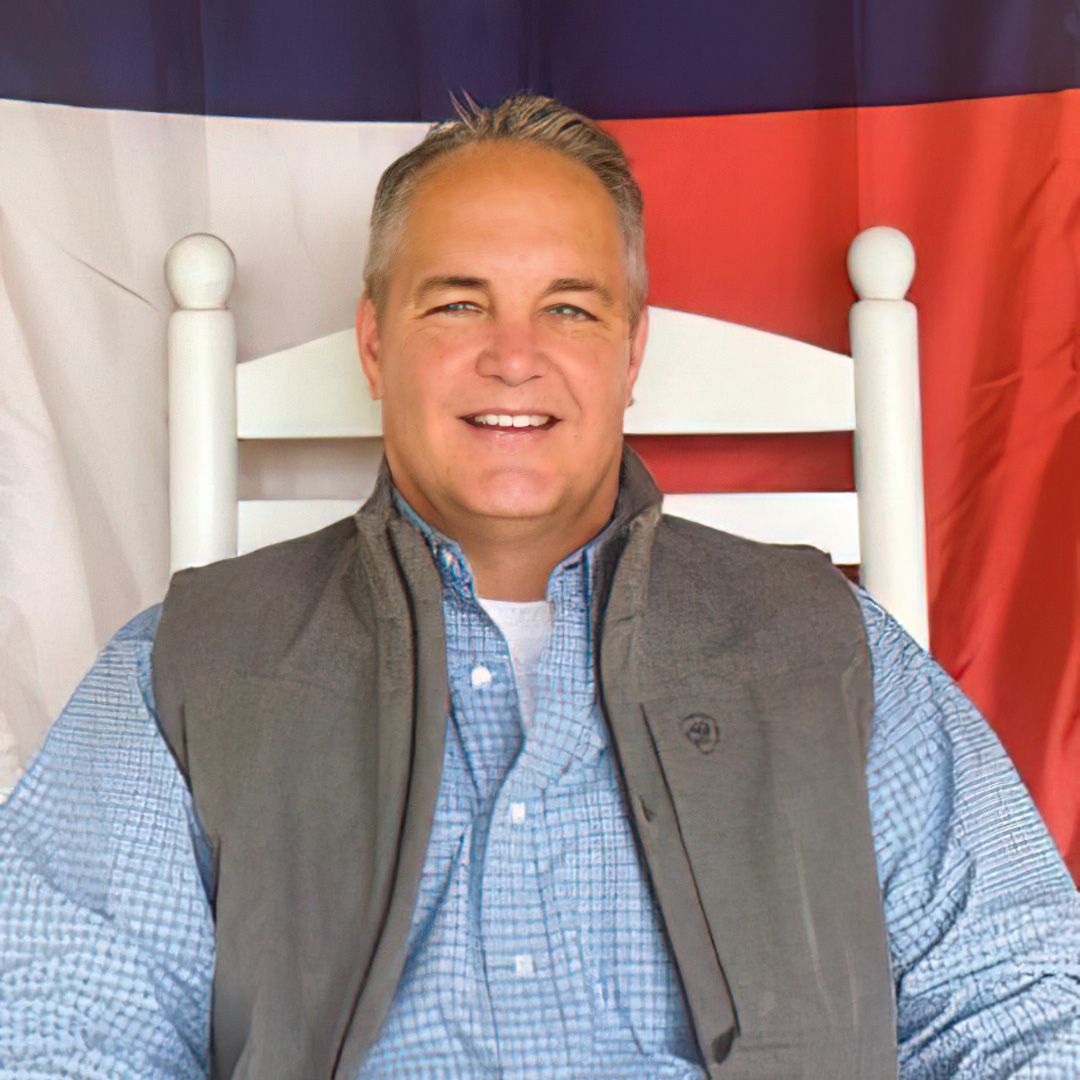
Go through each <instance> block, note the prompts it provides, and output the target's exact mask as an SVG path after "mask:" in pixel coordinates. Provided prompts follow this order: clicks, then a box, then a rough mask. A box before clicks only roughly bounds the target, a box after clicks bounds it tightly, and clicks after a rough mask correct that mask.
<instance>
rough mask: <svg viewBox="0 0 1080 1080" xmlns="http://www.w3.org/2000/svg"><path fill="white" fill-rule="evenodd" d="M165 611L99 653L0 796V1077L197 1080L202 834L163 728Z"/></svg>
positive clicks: (207, 950)
mask: <svg viewBox="0 0 1080 1080" xmlns="http://www.w3.org/2000/svg"><path fill="white" fill-rule="evenodd" d="M159 616H160V607H155V608H151V609H149V610H147V611H145V612H143V613H142V614H141V615H138V616H136V617H135V618H134V619H133V620H132V621H131V622H130V623H128V624H127V626H125V627H124V628H123V629H122V630H120V631H119V632H118V633H117V634H116V636H115V637H114V638H113V639H112V641H110V642H109V644H108V645H107V646H106V648H105V649H104V651H103V652H102V653H101V655H100V656H99V657H98V659H97V662H96V663H95V664H94V666H93V668H92V669H91V670H90V672H89V673H88V674H87V676H86V678H85V679H83V681H82V683H81V684H80V685H79V687H78V689H77V690H76V691H75V693H74V695H73V696H72V698H71V700H70V701H69V702H68V705H67V707H66V708H65V709H64V711H63V713H62V714H61V716H60V717H59V719H58V720H57V722H56V724H55V725H54V726H53V728H52V731H51V732H50V734H49V736H48V738H47V739H46V741H45V744H44V746H43V747H42V748H41V750H40V751H39V752H38V754H37V755H36V756H35V757H34V759H33V760H32V761H31V763H30V767H29V769H28V771H27V773H26V775H25V776H24V777H23V779H22V780H21V782H20V783H19V784H18V785H17V786H16V788H15V790H14V792H13V793H12V795H11V796H10V798H9V799H8V801H7V802H6V803H5V804H4V805H3V806H0V1077H2V1078H4V1080H9V1078H10V1080H14V1078H15V1077H18V1080H34V1078H39V1077H41V1078H43V1077H56V1076H65V1077H78V1078H84V1077H85V1078H89V1077H95V1078H98V1077H103V1076H108V1077H110V1078H115V1080H126V1078H129V1077H130V1078H135V1077H138V1078H140V1080H145V1078H147V1077H170V1078H172V1077H184V1078H187V1077H205V1076H206V1075H207V1073H208V1068H209V1066H208V1050H209V1023H210V1019H209V1018H210V988H211V981H212V975H213V965H214V939H213V922H212V913H211V908H210V904H209V902H208V899H207V891H206V884H205V881H206V874H207V859H206V845H205V840H204V839H203V837H202V834H201V831H200V830H199V828H198V825H197V822H196V820H195V817H194V811H193V808H192V805H191V800H190V796H189V793H188V791H187V787H186V785H185V783H184V781H183V778H182V777H181V775H180V772H179V770H178V768H177V767H176V764H175V762H174V761H173V759H172V756H171V755H170V753H169V750H168V747H167V746H166V745H165V742H164V739H163V738H162V737H161V735H160V732H159V731H158V728H157V724H156V720H155V716H154V703H153V691H152V685H151V678H150V650H151V647H152V644H153V635H154V631H155V630H156V627H157V622H158V618H159Z"/></svg>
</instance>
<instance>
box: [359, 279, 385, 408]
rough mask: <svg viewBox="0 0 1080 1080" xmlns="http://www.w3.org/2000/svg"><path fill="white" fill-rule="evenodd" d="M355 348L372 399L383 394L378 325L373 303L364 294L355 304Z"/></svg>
mask: <svg viewBox="0 0 1080 1080" xmlns="http://www.w3.org/2000/svg"><path fill="white" fill-rule="evenodd" d="M356 348H357V352H359V354H360V366H361V368H363V371H364V379H365V380H366V382H367V385H368V393H369V394H370V395H371V399H372V401H379V400H380V399H381V398H382V396H383V387H382V365H381V363H380V355H379V325H378V317H377V315H376V312H375V305H374V304H373V303H372V302H371V300H370V298H369V297H368V296H367V295H366V294H365V295H364V296H361V297H360V302H359V303H358V304H357V305H356Z"/></svg>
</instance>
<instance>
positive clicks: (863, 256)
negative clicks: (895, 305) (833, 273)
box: [847, 225, 915, 300]
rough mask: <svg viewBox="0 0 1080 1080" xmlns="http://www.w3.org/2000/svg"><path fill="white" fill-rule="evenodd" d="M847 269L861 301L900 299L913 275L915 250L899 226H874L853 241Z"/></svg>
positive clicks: (904, 294) (905, 293) (909, 286)
mask: <svg viewBox="0 0 1080 1080" xmlns="http://www.w3.org/2000/svg"><path fill="white" fill-rule="evenodd" d="M847 269H848V277H849V278H851V284H852V285H853V286H854V287H855V292H856V293H858V296H859V299H860V300H903V299H904V297H905V296H906V295H907V291H908V289H909V288H911V279H912V278H913V277H914V276H915V249H914V248H913V247H912V246H911V241H910V240H909V239H908V238H907V237H906V236H905V235H904V234H903V233H902V232H901V231H900V230H899V229H894V228H891V227H890V226H888V225H875V226H874V227H873V228H870V229H863V231H862V232H861V233H859V235H858V236H856V237H855V239H854V240H852V242H851V247H849V248H848V254H847Z"/></svg>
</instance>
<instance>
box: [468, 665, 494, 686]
mask: <svg viewBox="0 0 1080 1080" xmlns="http://www.w3.org/2000/svg"><path fill="white" fill-rule="evenodd" d="M489 682H491V672H490V671H488V669H487V668H486V667H484V665H483V664H477V665H476V667H474V668H473V669H472V684H473V686H474V687H475V688H476V689H477V690H479V689H480V687H481V686H487V684H488V683H489Z"/></svg>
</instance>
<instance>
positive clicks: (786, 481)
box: [626, 431, 855, 495]
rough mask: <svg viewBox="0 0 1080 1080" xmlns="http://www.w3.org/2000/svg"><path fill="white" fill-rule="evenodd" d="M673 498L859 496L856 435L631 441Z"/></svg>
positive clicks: (635, 437)
mask: <svg viewBox="0 0 1080 1080" xmlns="http://www.w3.org/2000/svg"><path fill="white" fill-rule="evenodd" d="M626 441H627V442H628V443H629V444H630V445H631V446H632V447H633V448H634V449H635V450H636V451H637V452H638V453H639V454H640V455H641V458H642V460H643V461H644V462H645V464H646V465H648V467H649V471H650V472H651V473H652V474H653V476H654V477H655V478H656V482H657V483H658V484H659V485H660V489H661V490H662V491H665V492H667V493H669V494H671V495H675V494H682V493H687V492H696V491H854V490H855V476H854V473H853V469H852V458H851V432H849V431H828V432H824V433H822V434H812V435H803V434H796V435H630V436H627V440H626Z"/></svg>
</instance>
